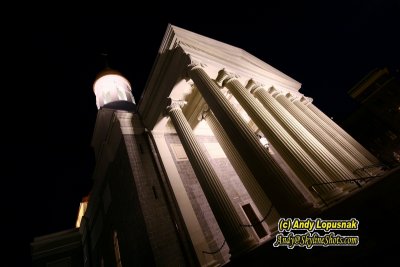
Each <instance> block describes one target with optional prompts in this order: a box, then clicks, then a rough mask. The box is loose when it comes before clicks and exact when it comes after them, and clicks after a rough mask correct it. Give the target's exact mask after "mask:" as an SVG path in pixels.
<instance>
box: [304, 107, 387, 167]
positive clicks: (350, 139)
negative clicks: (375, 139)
mask: <svg viewBox="0 0 400 267" xmlns="http://www.w3.org/2000/svg"><path fill="white" fill-rule="evenodd" d="M308 108H309V109H310V110H311V111H312V112H314V113H315V114H316V115H317V116H318V117H319V118H321V119H322V120H323V121H324V122H325V123H327V124H329V125H330V126H331V127H332V128H333V129H335V130H336V131H337V132H338V133H339V134H340V135H342V136H343V137H344V138H345V139H346V140H347V141H348V142H349V143H350V144H352V145H353V146H354V147H355V148H356V149H357V150H359V151H360V152H361V153H362V154H363V155H364V156H365V157H366V158H367V159H368V160H370V161H371V163H378V162H379V160H378V159H377V158H376V157H375V156H374V155H372V154H371V153H370V152H369V151H368V150H367V149H365V147H363V146H362V145H361V144H360V143H358V142H357V141H356V140H355V139H354V138H353V137H352V136H351V135H349V134H348V133H347V132H346V131H345V130H343V129H342V128H341V127H340V126H339V125H337V124H336V123H335V122H334V121H333V120H331V119H330V118H328V116H326V115H325V114H324V113H323V112H322V111H321V110H319V109H318V108H317V107H316V106H314V105H313V104H312V103H310V104H309V105H308Z"/></svg>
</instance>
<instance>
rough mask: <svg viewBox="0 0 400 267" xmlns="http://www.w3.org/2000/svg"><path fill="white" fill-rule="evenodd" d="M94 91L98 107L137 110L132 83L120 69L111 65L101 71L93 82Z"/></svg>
mask: <svg viewBox="0 0 400 267" xmlns="http://www.w3.org/2000/svg"><path fill="white" fill-rule="evenodd" d="M93 91H94V94H95V95H96V105H97V108H98V109H101V108H103V107H105V108H113V109H122V110H129V111H132V110H136V102H135V99H134V97H133V95H132V89H131V84H130V83H129V81H128V80H127V79H126V78H125V77H124V76H122V74H121V73H120V72H119V71H116V70H113V69H111V68H109V67H106V68H105V69H104V70H102V71H100V72H99V74H97V77H96V80H95V82H94V84H93Z"/></svg>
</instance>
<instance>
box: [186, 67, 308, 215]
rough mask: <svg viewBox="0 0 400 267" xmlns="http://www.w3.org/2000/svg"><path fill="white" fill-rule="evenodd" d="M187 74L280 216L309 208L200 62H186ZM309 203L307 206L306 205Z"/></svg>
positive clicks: (298, 212) (302, 212)
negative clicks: (189, 63)
mask: <svg viewBox="0 0 400 267" xmlns="http://www.w3.org/2000/svg"><path fill="white" fill-rule="evenodd" d="M188 75H189V77H190V78H191V79H192V80H193V82H194V84H195V85H196V87H197V89H198V90H199V92H200V93H201V95H202V96H203V98H204V99H205V100H206V102H207V104H208V106H209V107H210V108H211V110H212V111H213V113H214V114H215V117H216V118H217V119H218V121H219V123H220V124H221V125H222V127H223V128H224V129H225V132H226V133H227V134H228V136H229V138H230V140H231V141H232V142H233V143H234V144H235V147H236V148H237V150H238V152H239V153H240V154H241V155H245V156H246V157H248V158H249V160H248V161H247V166H248V167H249V169H250V170H251V172H252V174H253V175H254V177H255V178H256V179H257V182H258V183H259V184H260V186H261V188H262V189H263V190H264V192H265V193H266V195H268V196H269V197H270V199H271V200H272V202H273V203H276V208H277V210H278V212H279V214H281V216H285V217H289V216H300V215H304V214H306V213H309V212H310V203H309V202H308V201H307V200H306V198H305V195H307V193H305V194H303V193H302V192H300V190H299V189H298V188H297V187H296V186H295V185H294V184H293V182H292V181H290V178H289V177H288V176H287V175H286V174H285V172H284V171H283V170H282V169H281V167H280V166H279V165H278V163H277V162H276V161H275V160H274V159H273V158H272V157H271V155H269V153H265V148H264V147H263V146H262V145H261V143H260V141H259V139H258V138H257V137H256V135H255V134H254V133H253V132H252V131H251V129H250V128H249V127H248V126H247V125H246V122H245V121H244V120H243V119H242V118H241V117H240V115H239V114H238V113H237V112H236V110H235V109H234V107H233V106H232V105H231V103H230V102H229V101H228V100H227V99H226V97H225V96H224V95H223V94H222V92H221V91H220V89H219V86H218V85H217V84H216V82H215V81H213V80H212V79H211V78H210V77H209V76H208V75H207V73H206V72H205V71H204V70H203V69H202V68H201V67H200V66H199V65H194V64H191V65H189V66H188ZM307 206H308V207H307Z"/></svg>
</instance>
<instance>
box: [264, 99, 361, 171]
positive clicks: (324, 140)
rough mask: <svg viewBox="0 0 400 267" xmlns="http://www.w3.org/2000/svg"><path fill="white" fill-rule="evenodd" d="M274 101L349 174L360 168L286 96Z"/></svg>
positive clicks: (353, 159)
mask: <svg viewBox="0 0 400 267" xmlns="http://www.w3.org/2000/svg"><path fill="white" fill-rule="evenodd" d="M271 93H273V92H271ZM275 99H276V100H277V101H278V102H279V103H280V104H281V105H282V106H283V107H284V108H285V109H286V110H287V111H288V112H290V114H292V116H293V117H294V118H296V120H298V121H299V122H300V123H301V125H302V126H303V127H304V128H306V129H307V130H308V131H309V132H310V133H311V134H312V135H313V136H314V137H315V138H316V139H317V140H318V141H319V142H320V143H321V144H322V145H324V146H325V147H326V148H327V149H328V150H329V152H331V153H332V154H333V155H334V156H335V157H336V158H337V159H338V160H340V162H342V163H343V164H344V165H345V166H346V167H347V168H348V169H349V170H350V171H351V172H353V171H354V170H356V169H358V168H361V167H362V164H361V163H360V162H359V161H358V160H357V159H356V158H354V157H353V156H352V155H350V154H349V153H348V152H347V151H346V150H345V149H344V148H343V147H341V146H340V144H338V143H337V142H336V141H335V140H334V139H333V138H332V137H331V136H329V135H328V134H327V133H326V132H325V131H324V130H322V129H321V128H320V126H319V125H317V124H316V123H315V122H314V121H313V120H311V119H310V118H309V117H307V115H306V114H304V113H303V112H302V111H301V110H300V109H299V108H298V107H297V106H295V105H294V104H293V103H292V102H291V101H290V100H289V99H288V98H287V96H285V95H283V94H277V95H276V96H275Z"/></svg>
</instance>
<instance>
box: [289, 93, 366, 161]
mask: <svg viewBox="0 0 400 267" xmlns="http://www.w3.org/2000/svg"><path fill="white" fill-rule="evenodd" d="M293 104H295V105H296V106H297V107H298V108H299V109H300V110H301V111H303V112H304V114H306V115H307V116H308V117H309V118H310V119H311V120H313V121H314V122H315V123H316V124H318V125H320V127H321V129H322V130H324V131H325V132H326V133H327V134H329V136H330V137H332V138H333V139H334V140H336V141H337V142H338V143H339V144H340V145H341V146H342V147H343V148H344V149H345V150H346V151H347V152H348V153H349V154H350V155H352V156H353V157H355V158H356V159H357V160H358V161H360V162H361V163H362V164H363V165H364V166H367V165H371V164H372V162H373V161H371V160H369V159H368V158H367V157H366V156H365V155H364V154H363V153H362V152H360V151H359V150H358V149H357V148H356V147H355V146H354V145H353V144H352V143H351V142H349V141H348V140H347V139H346V138H345V137H344V136H343V135H341V134H340V133H339V132H337V131H336V130H335V129H334V128H333V126H332V125H333V122H332V121H331V123H329V122H325V121H324V120H323V119H322V118H320V117H319V116H318V115H317V114H315V113H314V112H313V111H312V110H311V109H310V108H308V107H307V106H306V105H305V104H304V103H302V102H301V101H300V99H296V100H294V101H293ZM321 116H322V115H321Z"/></svg>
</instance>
